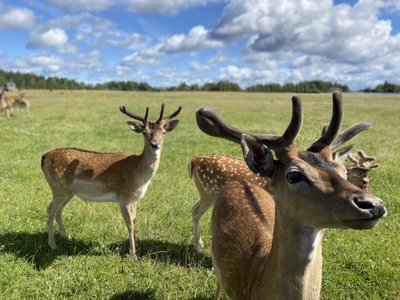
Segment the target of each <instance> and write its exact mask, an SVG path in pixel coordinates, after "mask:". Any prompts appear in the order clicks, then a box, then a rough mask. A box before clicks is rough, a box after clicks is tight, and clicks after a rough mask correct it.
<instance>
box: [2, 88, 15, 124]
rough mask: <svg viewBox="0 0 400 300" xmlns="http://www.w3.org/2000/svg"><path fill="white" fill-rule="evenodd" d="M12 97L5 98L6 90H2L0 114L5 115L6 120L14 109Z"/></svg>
mask: <svg viewBox="0 0 400 300" xmlns="http://www.w3.org/2000/svg"><path fill="white" fill-rule="evenodd" d="M14 101H15V98H14V96H7V95H6V90H5V89H2V90H1V93H0V112H3V111H4V113H5V115H6V116H7V118H10V113H11V111H12V109H13V107H14Z"/></svg>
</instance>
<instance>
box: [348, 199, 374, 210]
mask: <svg viewBox="0 0 400 300" xmlns="http://www.w3.org/2000/svg"><path fill="white" fill-rule="evenodd" d="M353 201H354V204H355V205H357V206H358V207H359V208H361V209H373V208H374V207H375V205H374V204H373V203H372V202H371V201H368V200H364V199H363V198H360V197H357V196H354V197H353Z"/></svg>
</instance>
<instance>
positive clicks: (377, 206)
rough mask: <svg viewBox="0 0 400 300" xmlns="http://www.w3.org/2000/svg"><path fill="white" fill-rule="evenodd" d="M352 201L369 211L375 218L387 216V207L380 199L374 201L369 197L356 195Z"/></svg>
mask: <svg viewBox="0 0 400 300" xmlns="http://www.w3.org/2000/svg"><path fill="white" fill-rule="evenodd" d="M352 200H353V202H354V204H355V205H356V206H357V207H358V208H360V209H362V210H364V211H368V212H369V213H371V214H372V216H373V217H374V218H382V217H386V215H387V211H386V208H385V205H384V203H383V201H382V200H381V199H379V198H377V199H374V200H372V199H369V197H367V196H363V195H355V196H353V197H352Z"/></svg>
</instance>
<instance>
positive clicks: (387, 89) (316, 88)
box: [0, 70, 400, 93]
mask: <svg viewBox="0 0 400 300" xmlns="http://www.w3.org/2000/svg"><path fill="white" fill-rule="evenodd" d="M6 82H14V83H15V84H16V86H17V87H18V88H19V89H49V90H52V89H54V90H83V89H88V90H119V91H161V90H163V91H164V90H165V91H231V92H240V91H247V92H271V93H272V92H274V93H275V92H293V93H321V92H322V93H324V92H325V93H326V92H330V91H331V90H333V89H341V90H342V91H343V92H350V88H349V87H348V86H347V85H342V84H339V83H332V82H329V81H321V80H313V81H304V82H299V83H285V84H279V83H265V84H255V85H251V86H249V87H247V88H245V89H242V88H241V87H240V85H239V84H237V83H235V82H230V81H219V82H208V83H205V84H203V85H199V84H192V85H189V84H186V83H181V84H179V85H177V86H171V87H166V88H160V87H153V86H151V85H150V84H148V83H147V82H135V81H107V82H103V83H98V84H94V85H93V84H86V83H83V82H78V81H75V80H72V79H67V78H62V77H44V76H40V75H36V74H32V73H20V72H7V71H3V70H0V84H4V83H6ZM362 92H381V93H399V92H400V85H397V84H393V83H388V82H385V83H383V84H381V85H378V86H376V87H375V88H367V89H364V90H362Z"/></svg>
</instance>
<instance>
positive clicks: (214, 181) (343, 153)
mask: <svg viewBox="0 0 400 300" xmlns="http://www.w3.org/2000/svg"><path fill="white" fill-rule="evenodd" d="M206 118H207V119H213V120H216V122H217V123H218V124H225V125H226V122H225V121H224V120H223V119H222V117H221V116H219V115H218V114H217V113H215V112H214V111H212V110H210V109H207V108H203V109H200V110H199V111H197V113H196V119H197V122H198V126H199V128H200V129H201V130H202V131H203V132H205V133H207V134H211V135H212V133H213V131H214V130H215V125H214V124H213V125H212V126H210V125H209V124H208V123H207V121H206V120H207V119H206ZM369 127H370V124H369V123H365V122H363V123H359V124H355V125H353V126H351V127H349V128H348V129H346V130H345V131H343V132H342V133H340V134H339V135H338V136H337V137H336V139H335V141H334V144H333V145H331V146H332V147H334V148H337V147H339V146H341V145H342V144H343V143H345V142H347V141H348V140H350V139H351V138H353V137H354V136H355V135H357V134H358V133H360V132H362V131H363V130H366V129H368V128H369ZM326 129H327V126H325V127H324V129H323V131H322V134H324V132H325V131H326ZM219 130H220V131H224V132H225V134H226V135H229V137H230V138H229V140H230V141H233V142H235V143H238V144H240V135H239V134H234V132H236V133H237V129H235V128H232V127H228V126H225V127H223V128H220V129H219ZM352 147H353V145H349V146H346V147H344V148H342V149H339V150H337V151H335V152H334V153H333V157H332V158H333V160H334V161H335V162H336V164H335V165H334V167H335V169H336V170H337V172H338V174H340V175H341V176H342V177H344V178H346V174H348V177H347V180H349V181H350V182H353V183H354V181H355V182H356V183H357V184H356V185H357V186H358V187H360V188H366V187H364V186H362V185H361V181H360V180H358V178H357V179H355V180H354V181H353V180H352V179H351V176H354V175H356V172H352V171H351V172H349V171H346V169H345V168H344V166H343V162H344V160H345V159H346V157H347V156H348V155H349V153H350V151H351V149H352ZM189 176H190V177H191V178H192V179H193V181H194V183H195V185H196V188H197V190H198V192H199V195H200V199H199V201H198V202H197V203H196V204H195V205H194V206H193V207H192V232H193V246H194V248H195V250H196V252H197V253H201V252H202V248H203V245H204V244H203V240H202V238H201V231H200V225H199V224H200V219H201V217H202V216H203V215H204V214H205V213H206V212H207V211H208V209H210V208H211V207H212V206H213V205H214V203H215V201H216V199H217V197H218V194H219V192H220V191H221V189H222V188H223V186H224V185H225V184H226V183H227V182H228V181H231V180H241V179H243V180H247V181H248V182H251V183H254V184H257V185H259V186H261V187H262V188H264V189H265V190H266V191H268V192H271V186H270V182H269V181H267V180H265V179H264V178H263V177H261V176H257V175H256V174H254V173H253V172H251V170H250V169H249V168H248V167H247V165H246V163H245V162H244V160H243V159H238V158H234V157H230V156H226V155H221V154H210V155H202V156H197V157H195V158H193V159H192V160H191V161H190V162H189ZM365 177H366V176H365Z"/></svg>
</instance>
